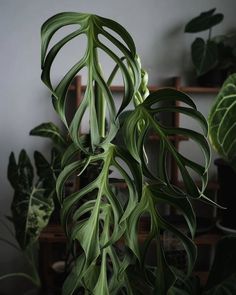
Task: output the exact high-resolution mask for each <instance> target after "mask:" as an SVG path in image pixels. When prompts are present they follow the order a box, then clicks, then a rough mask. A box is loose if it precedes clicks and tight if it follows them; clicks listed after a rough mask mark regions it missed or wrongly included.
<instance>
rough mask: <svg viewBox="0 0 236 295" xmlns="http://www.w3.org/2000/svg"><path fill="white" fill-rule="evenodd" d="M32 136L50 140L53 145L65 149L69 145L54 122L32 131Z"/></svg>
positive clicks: (41, 125) (39, 126)
mask: <svg viewBox="0 0 236 295" xmlns="http://www.w3.org/2000/svg"><path fill="white" fill-rule="evenodd" d="M30 135H36V136H42V137H48V138H50V139H51V140H52V141H53V143H54V144H55V145H56V146H58V147H60V148H62V149H63V148H65V147H66V145H67V142H66V139H65V136H64V135H63V134H62V132H61V131H60V129H59V128H58V127H57V126H56V125H55V124H54V123H52V122H48V123H42V124H40V125H38V126H36V127H35V128H33V129H32V130H31V131H30Z"/></svg>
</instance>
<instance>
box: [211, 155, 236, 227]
mask: <svg viewBox="0 0 236 295" xmlns="http://www.w3.org/2000/svg"><path fill="white" fill-rule="evenodd" d="M215 165H216V166H217V172H218V183H219V190H218V194H217V200H218V203H219V204H220V205H221V206H223V207H226V208H227V209H226V210H220V214H219V215H220V218H221V221H220V224H221V225H222V226H223V227H226V228H229V229H236V189H235V188H236V173H235V171H234V170H233V169H232V168H231V167H230V166H229V165H228V164H227V162H226V161H224V160H223V159H216V160H215Z"/></svg>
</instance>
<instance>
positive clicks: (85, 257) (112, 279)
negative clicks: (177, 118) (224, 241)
mask: <svg viewBox="0 0 236 295" xmlns="http://www.w3.org/2000/svg"><path fill="white" fill-rule="evenodd" d="M70 25H73V27H72V28H73V31H72V32H70V33H68V35H65V36H64V37H63V38H62V39H61V40H59V41H58V39H57V41H55V39H54V38H53V37H54V35H55V34H56V33H57V32H58V31H59V30H60V29H61V28H64V27H67V26H70ZM41 33H42V80H43V82H44V83H45V84H46V85H47V87H48V88H49V89H50V91H51V93H52V103H53V106H54V108H55V110H56V112H57V113H58V115H59V116H60V118H61V120H62V121H63V123H64V124H65V127H66V128H67V130H68V133H69V135H70V137H71V139H72V144H71V145H70V146H69V147H68V149H67V150H66V152H65V153H64V156H63V158H62V168H63V170H62V172H61V173H60V175H59V177H58V179H57V185H56V189H57V195H58V199H59V201H60V204H61V222H62V225H63V227H64V230H65V233H66V236H67V238H68V245H69V247H70V251H71V254H72V257H73V258H74V266H73V269H72V271H71V272H70V273H69V275H68V277H67V278H66V280H65V282H64V286H63V294H64V295H69V294H70V295H72V294H95V295H101V294H103V295H106V294H163V295H164V294H167V292H168V290H169V289H170V288H171V286H172V285H173V284H174V283H175V280H176V278H177V277H178V273H179V272H178V271H177V270H176V269H175V268H173V267H171V266H170V265H168V263H167V261H166V258H165V249H164V247H163V242H162V233H163V231H169V232H171V233H172V234H173V235H175V236H176V238H177V239H179V240H180V241H181V243H182V244H183V247H184V248H185V250H186V253H187V258H188V267H187V274H190V273H191V271H192V268H193V266H194V262H195V259H196V255H197V253H196V246H195V244H194V243H193V241H192V239H191V238H192V237H193V236H194V232H195V228H196V219H195V214H194V211H193V208H192V206H191V199H197V198H201V199H204V200H205V201H209V202H210V200H208V199H207V198H206V197H205V196H204V189H205V187H206V184H207V168H208V164H209V159H210V150H209V146H208V143H207V141H206V138H205V136H206V134H207V128H208V126H207V122H206V120H205V119H204V117H203V116H202V115H201V113H199V112H198V111H197V109H196V106H195V104H194V103H193V101H192V100H191V99H190V98H189V97H188V96H187V95H186V94H184V93H182V92H179V91H176V90H174V89H171V88H170V89H168V88H167V89H160V90H158V91H157V92H155V93H152V94H150V95H149V92H148V89H147V74H146V73H145V71H144V70H142V68H141V63H140V60H139V58H138V56H137V53H136V48H135V44H134V41H133V39H132V38H131V36H130V34H129V33H128V32H127V31H126V30H125V29H124V28H123V27H122V26H121V25H120V24H118V23H117V22H115V21H113V20H111V19H106V18H103V17H99V16H97V15H91V14H84V13H75V12H65V13H60V14H57V15H55V16H53V17H51V18H50V19H48V20H47V21H46V22H45V23H44V24H43V26H42V30H41ZM81 37H83V38H81ZM84 37H85V38H86V48H85V51H84V53H83V55H82V57H81V58H79V59H78V61H77V62H76V63H75V64H74V65H73V66H72V67H71V68H70V70H69V71H68V72H67V73H66V74H65V76H64V77H63V78H62V79H61V80H60V81H59V83H58V84H57V85H56V86H53V83H52V73H51V68H52V65H53V64H54V60H55V58H56V56H57V54H58V53H59V52H60V50H61V49H62V48H63V47H64V46H66V45H67V43H68V42H70V41H72V40H73V39H74V38H79V39H80V38H81V40H85V38H84ZM53 40H54V41H53ZM77 50H78V49H77ZM104 55H105V56H107V57H108V58H109V59H110V60H112V61H113V62H114V68H112V69H111V71H110V73H108V74H107V72H105V71H104V70H103V59H102V58H101V57H102V56H104ZM65 58H66V56H65ZM85 69H86V70H87V72H86V73H87V85H86V89H85V92H84V96H83V100H82V102H81V103H80V105H79V106H78V108H77V109H76V111H75V114H74V117H73V119H72V120H68V119H67V116H66V108H67V92H68V88H69V86H70V84H71V83H72V81H73V79H74V77H75V75H77V74H78V73H80V72H81V70H85ZM116 75H121V76H122V80H123V86H124V91H123V97H122V99H121V102H120V105H119V106H117V103H116V101H115V100H116V98H115V97H114V95H113V93H112V91H111V83H112V81H113V78H114V77H116ZM105 77H106V78H105ZM177 101H178V102H180V106H179V105H177V104H176V102H177ZM166 102H168V106H166ZM170 103H172V104H170ZM131 104H132V105H133V110H132V111H129V112H128V113H125V111H126V110H127V107H128V106H129V107H130V105H131ZM168 112H169V113H176V112H178V113H181V114H184V115H185V116H188V117H190V118H192V119H193V120H196V121H197V122H198V123H199V124H200V126H201V127H202V130H203V131H202V133H198V132H195V131H193V130H190V129H186V128H183V127H171V126H166V125H164V124H163V123H162V122H161V119H160V117H161V114H167V113H168ZM87 114H88V115H89V123H88V129H89V134H90V140H89V141H84V138H83V137H82V136H81V135H80V133H79V130H80V126H81V124H83V123H84V120H85V117H86V115H87ZM124 114H125V115H124ZM124 117H125V119H124ZM121 118H123V119H124V120H123V119H122V120H121ZM105 122H107V124H106V125H107V127H106V128H105ZM120 132H122V143H120V144H119V141H117V140H116V138H117V134H118V133H120ZM150 132H152V133H155V134H156V135H157V136H158V138H159V143H160V146H159V151H158V157H157V160H156V163H155V164H156V171H155V172H154V171H152V170H151V169H150V167H149V164H148V154H147V153H146V144H147V142H148V134H149V133H150ZM177 135H184V136H188V137H189V138H190V139H191V140H192V141H193V142H194V143H195V144H197V145H198V146H199V147H200V149H201V150H202V152H203V158H204V161H203V164H198V163H196V162H194V161H192V160H191V159H190V158H188V157H186V156H185V155H182V154H181V153H180V152H179V151H178V150H177V149H176V147H175V146H174V144H173V142H172V141H171V137H173V136H177ZM117 142H118V143H117ZM79 152H82V153H83V157H82V158H81V159H78V156H77V155H78V153H79ZM170 156H171V157H172V158H173V160H174V161H175V162H176V164H177V166H178V169H179V172H180V175H181V176H182V179H183V183H184V189H181V188H180V187H177V186H176V185H174V184H172V183H171V181H170V177H169V173H168V169H167V167H168V158H169V157H170ZM96 163H97V164H99V165H100V170H99V173H98V174H97V175H96V177H94V179H93V180H91V182H90V183H88V184H86V185H85V186H84V187H82V188H81V189H80V190H78V191H75V192H73V193H71V194H70V195H67V196H65V193H64V192H65V189H64V186H65V183H66V181H67V180H68V179H70V178H71V177H72V176H73V175H76V176H77V177H80V176H82V175H83V174H84V173H85V171H86V170H87V169H89V168H91V167H93V165H94V164H96ZM190 170H191V171H194V172H195V174H197V175H198V176H199V178H200V179H201V185H200V186H199V187H198V186H197V185H196V184H195V181H194V180H193V178H192V177H191V175H192V174H191V173H190ZM110 171H113V172H116V175H118V176H116V177H117V178H120V179H123V181H124V183H125V184H126V186H127V191H128V192H127V199H126V200H125V201H124V200H123V202H121V200H119V198H118V196H117V195H116V194H114V190H113V189H112V183H111V173H110ZM113 178H114V176H113ZM163 203H165V204H168V205H170V206H172V207H173V208H175V209H177V210H178V211H179V212H181V213H182V215H183V217H184V218H185V220H186V225H187V227H188V229H189V233H190V234H189V235H186V234H184V233H183V232H181V231H180V230H179V229H178V228H177V227H176V226H175V225H174V224H171V223H170V222H169V221H168V220H166V219H165V218H164V217H163V216H161V213H160V212H159V209H158V208H159V205H160V204H163ZM144 213H146V214H147V215H148V216H149V217H150V229H149V232H148V234H147V237H146V240H145V242H144V243H143V244H142V245H140V243H139V236H138V225H139V221H140V218H141V217H142V216H143V214H144ZM153 242H154V243H156V255H157V259H156V261H155V263H154V265H152V266H149V265H147V263H146V255H147V253H148V249H149V247H150V245H151V243H152V244H153Z"/></svg>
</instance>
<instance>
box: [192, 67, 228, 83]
mask: <svg viewBox="0 0 236 295" xmlns="http://www.w3.org/2000/svg"><path fill="white" fill-rule="evenodd" d="M226 78H227V71H225V70H221V69H213V70H211V71H209V72H207V73H206V74H204V75H202V76H199V77H198V78H197V82H198V84H199V86H204V87H220V86H221V85H222V84H223V82H224V81H225V79H226Z"/></svg>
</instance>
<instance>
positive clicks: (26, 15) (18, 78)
mask: <svg viewBox="0 0 236 295" xmlns="http://www.w3.org/2000/svg"><path fill="white" fill-rule="evenodd" d="M212 7H217V9H218V11H220V12H223V13H224V14H225V20H224V22H223V24H222V25H219V26H218V27H217V28H216V29H215V30H214V32H215V33H220V32H225V31H228V30H231V29H232V28H234V27H235V11H236V2H235V0H225V1H221V0H208V1H205V0H199V1H193V0H192V1H191V0H147V1H143V0H67V1H62V0H50V1H48V0H40V1H38V0H18V1H17V0H0V42H1V43H0V44H1V45H0V48H1V55H0V72H1V79H0V99H1V107H0V119H1V121H0V136H1V151H0V157H1V161H0V163H1V165H0V192H1V194H0V211H1V212H2V213H3V214H5V213H6V212H8V211H9V204H10V202H11V198H12V190H11V188H10V186H9V184H8V182H7V178H6V169H7V163H8V156H9V154H10V152H11V151H14V152H16V153H18V152H19V150H20V149H21V148H25V149H26V150H27V151H28V152H29V153H30V155H32V152H33V150H35V149H38V150H46V148H47V146H48V144H47V143H46V142H45V141H44V140H41V139H38V138H34V137H30V136H28V132H29V130H30V129H31V128H32V127H34V126H36V125H37V124H39V123H41V122H44V121H49V120H52V121H56V120H57V119H56V118H57V117H56V115H55V113H54V111H53V108H52V106H51V102H50V98H49V94H48V91H47V89H46V88H45V87H44V85H43V84H42V83H41V81H40V26H41V24H42V23H43V22H44V21H45V20H46V19H47V18H48V17H50V16H52V15H53V14H55V13H58V12H61V11H82V12H91V13H96V14H99V15H103V16H105V17H109V18H112V19H114V20H116V21H118V22H120V23H121V24H123V25H124V26H125V27H126V28H127V29H128V31H129V32H130V33H131V35H132V36H133V38H134V40H135V42H136V45H137V50H138V52H139V54H140V56H141V59H142V63H143V67H144V68H146V69H147V70H148V72H149V75H150V83H151V84H154V83H157V82H158V81H160V80H162V78H165V77H171V76H175V75H183V74H185V73H186V72H188V71H189V68H190V56H189V47H190V43H191V42H192V40H193V38H195V36H190V35H189V36H187V35H186V34H184V33H183V27H184V24H185V23H186V22H187V21H188V20H189V19H190V18H192V17H193V16H196V15H197V14H198V13H200V12H201V11H204V10H207V9H210V8H212ZM76 50H79V48H77V49H76ZM64 63H66V58H65V60H63V61H61V64H60V65H59V69H62V68H63V67H64ZM201 103H202V105H201V106H200V108H201V109H204V105H205V101H204V100H202V101H201ZM208 104H209V103H208ZM2 253H3V255H1V256H2V258H3V260H4V261H9V259H10V264H14V263H15V262H14V261H15V260H14V258H12V257H14V253H12V252H11V253H10V252H9V250H8V249H6V248H4V250H3V252H2ZM4 253H7V254H9V253H10V255H9V257H6V256H4ZM0 258H1V257H0ZM1 260H2V259H0V261H1ZM0 265H2V264H1V262H0ZM5 267H6V269H5V270H7V268H8V269H10V268H11V266H9V263H5ZM2 271H3V270H1V272H2ZM0 290H1V287H0Z"/></svg>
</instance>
